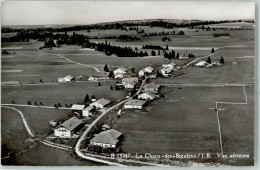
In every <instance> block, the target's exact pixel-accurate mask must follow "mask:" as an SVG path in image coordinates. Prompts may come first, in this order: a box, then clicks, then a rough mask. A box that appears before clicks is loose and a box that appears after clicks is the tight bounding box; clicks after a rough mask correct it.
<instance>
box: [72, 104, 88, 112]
mask: <svg viewBox="0 0 260 170" xmlns="http://www.w3.org/2000/svg"><path fill="white" fill-rule="evenodd" d="M84 108H85V105H79V104H73V105H72V107H71V110H72V111H73V112H74V113H79V114H81V113H82V111H83V109H84Z"/></svg>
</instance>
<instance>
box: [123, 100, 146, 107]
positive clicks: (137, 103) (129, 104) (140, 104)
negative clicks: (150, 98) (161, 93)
mask: <svg viewBox="0 0 260 170" xmlns="http://www.w3.org/2000/svg"><path fill="white" fill-rule="evenodd" d="M145 103H146V101H144V100H137V99H131V100H129V101H127V102H126V103H125V104H124V108H126V109H142V108H143V106H144V105H145Z"/></svg>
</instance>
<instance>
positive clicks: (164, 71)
mask: <svg viewBox="0 0 260 170" xmlns="http://www.w3.org/2000/svg"><path fill="white" fill-rule="evenodd" d="M171 71H172V69H171V68H162V69H161V70H159V72H160V73H161V74H162V75H163V77H168V76H169V75H170V73H171Z"/></svg>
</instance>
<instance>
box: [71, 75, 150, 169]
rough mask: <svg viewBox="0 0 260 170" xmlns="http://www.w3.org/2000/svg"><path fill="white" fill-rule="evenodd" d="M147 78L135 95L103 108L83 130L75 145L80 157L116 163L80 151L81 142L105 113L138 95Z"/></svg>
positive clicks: (111, 163)
mask: <svg viewBox="0 0 260 170" xmlns="http://www.w3.org/2000/svg"><path fill="white" fill-rule="evenodd" d="M147 79H148V78H147V77H146V78H145V79H144V80H143V82H142V84H141V86H140V88H139V89H138V90H137V92H136V93H135V95H133V96H132V97H129V98H128V99H126V100H123V101H121V102H119V103H117V104H116V105H114V106H111V107H109V108H108V109H106V110H104V109H103V110H102V114H101V115H100V116H99V117H98V118H97V119H95V120H94V121H93V122H92V123H91V124H90V125H89V126H88V128H87V129H86V130H85V131H84V132H83V134H82V135H81V136H80V138H79V140H78V141H77V143H76V146H75V152H76V154H77V155H78V156H79V157H81V158H83V159H87V160H91V161H95V162H100V163H104V164H108V165H115V163H114V162H110V161H105V160H102V159H98V158H93V157H90V156H86V155H84V154H83V153H82V152H81V151H80V144H81V142H82V141H83V140H84V139H85V136H86V135H87V134H88V132H89V131H90V130H91V129H92V127H93V126H94V125H95V124H96V123H97V122H98V121H99V120H100V119H101V118H102V117H103V116H104V115H106V114H107V113H108V112H109V111H111V110H113V109H114V108H116V107H118V106H120V105H121V104H123V103H125V102H127V101H128V100H130V99H132V98H133V97H134V96H136V95H138V94H139V93H140V92H141V91H142V88H143V86H144V84H145V82H146V80H147ZM117 165H118V166H124V165H122V164H117Z"/></svg>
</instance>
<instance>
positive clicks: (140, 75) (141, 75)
mask: <svg viewBox="0 0 260 170" xmlns="http://www.w3.org/2000/svg"><path fill="white" fill-rule="evenodd" d="M144 74H145V70H144V69H142V70H140V71H139V72H138V76H139V77H143V76H144Z"/></svg>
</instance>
